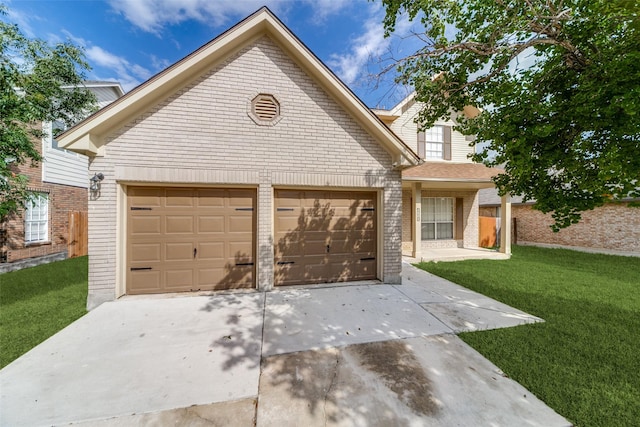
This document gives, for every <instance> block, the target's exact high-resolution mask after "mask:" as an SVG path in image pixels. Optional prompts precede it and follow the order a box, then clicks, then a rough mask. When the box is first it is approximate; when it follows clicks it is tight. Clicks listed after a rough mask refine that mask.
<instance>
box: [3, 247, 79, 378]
mask: <svg viewBox="0 0 640 427" xmlns="http://www.w3.org/2000/svg"><path fill="white" fill-rule="evenodd" d="M86 302H87V257H81V258H72V259H67V260H64V261H59V262H54V263H51V264H46V265H40V266H37V267H32V268H27V269H24V270H19V271H13V272H10V273H4V274H0V368H2V367H4V366H6V365H8V364H9V363H11V362H12V361H13V360H15V359H17V358H18V357H19V356H21V355H22V354H24V353H26V352H27V351H29V350H30V349H32V348H33V347H35V346H36V345H38V344H39V343H41V342H42V341H44V340H45V339H47V338H49V337H50V336H51V335H53V334H55V333H56V332H58V331H59V330H61V329H62V328H64V327H65V326H67V325H68V324H69V323H71V322H73V321H74V320H76V319H78V318H79V317H81V316H82V315H83V314H85V313H86V310H85V306H86Z"/></svg>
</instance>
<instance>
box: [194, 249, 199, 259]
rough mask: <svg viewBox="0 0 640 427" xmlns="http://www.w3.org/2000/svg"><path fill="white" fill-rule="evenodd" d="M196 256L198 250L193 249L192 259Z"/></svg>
mask: <svg viewBox="0 0 640 427" xmlns="http://www.w3.org/2000/svg"><path fill="white" fill-rule="evenodd" d="M196 255H198V248H193V257H194V258H195V257H196Z"/></svg>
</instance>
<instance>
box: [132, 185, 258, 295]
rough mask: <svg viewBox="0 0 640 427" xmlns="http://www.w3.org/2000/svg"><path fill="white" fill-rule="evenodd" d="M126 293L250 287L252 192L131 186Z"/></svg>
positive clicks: (252, 259) (253, 206)
mask: <svg viewBox="0 0 640 427" xmlns="http://www.w3.org/2000/svg"><path fill="white" fill-rule="evenodd" d="M127 199H128V206H127V214H128V218H127V293H128V294H149V293H163V292H181V291H198V290H214V289H229V288H248V287H253V286H254V277H255V266H254V254H255V233H254V230H255V204H256V192H255V190H250V189H213V188H159V187H130V188H129V189H128V191H127Z"/></svg>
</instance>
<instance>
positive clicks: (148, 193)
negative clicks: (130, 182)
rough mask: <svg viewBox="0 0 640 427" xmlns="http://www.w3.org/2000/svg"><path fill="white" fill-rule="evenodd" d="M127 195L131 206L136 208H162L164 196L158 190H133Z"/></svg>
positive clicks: (161, 191)
mask: <svg viewBox="0 0 640 427" xmlns="http://www.w3.org/2000/svg"><path fill="white" fill-rule="evenodd" d="M127 193H128V196H129V202H130V206H134V207H138V206H139V207H160V206H161V205H162V198H163V197H162V196H163V194H164V193H163V190H161V189H158V188H131V189H129V191H128V192H127Z"/></svg>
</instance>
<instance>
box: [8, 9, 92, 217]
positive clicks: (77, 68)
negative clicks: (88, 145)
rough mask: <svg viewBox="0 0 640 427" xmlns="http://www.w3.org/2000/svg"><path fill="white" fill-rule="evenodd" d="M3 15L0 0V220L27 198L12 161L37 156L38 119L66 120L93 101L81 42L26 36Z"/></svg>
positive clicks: (81, 113)
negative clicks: (53, 42)
mask: <svg viewBox="0 0 640 427" xmlns="http://www.w3.org/2000/svg"><path fill="white" fill-rule="evenodd" d="M7 16H8V14H7V10H6V8H5V7H4V6H3V5H0V67H1V68H0V73H1V75H0V222H2V221H4V220H5V219H6V218H7V217H8V216H9V215H11V214H13V213H17V212H19V211H20V209H21V208H22V207H23V206H24V204H25V202H26V201H28V200H29V198H30V192H29V191H28V189H27V184H28V180H27V177H26V176H25V175H23V174H21V173H19V170H18V166H19V165H26V164H30V165H31V166H36V165H37V164H38V162H39V161H41V160H42V158H41V156H40V153H39V152H38V150H37V149H36V147H35V146H34V143H39V141H40V140H41V138H42V137H43V136H44V134H43V130H42V122H47V121H50V122H53V121H54V120H61V121H63V122H64V123H65V124H67V125H72V124H74V123H76V122H77V121H79V120H80V119H82V118H83V117H85V116H86V115H87V113H88V112H90V111H91V110H93V109H94V106H95V102H96V99H95V96H94V95H93V94H92V93H91V92H90V91H89V90H88V89H86V88H84V87H83V86H82V82H83V80H84V71H85V70H89V69H90V68H89V65H88V64H87V62H86V61H85V60H84V53H83V51H82V49H81V48H79V47H77V46H75V45H73V44H72V43H70V42H66V43H58V44H56V45H55V46H51V45H49V44H48V43H46V42H45V41H43V40H38V39H29V38H27V37H26V36H25V35H24V34H22V32H21V31H20V29H19V28H18V26H17V25H15V24H11V23H9V22H7V21H6V18H7Z"/></svg>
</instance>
